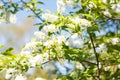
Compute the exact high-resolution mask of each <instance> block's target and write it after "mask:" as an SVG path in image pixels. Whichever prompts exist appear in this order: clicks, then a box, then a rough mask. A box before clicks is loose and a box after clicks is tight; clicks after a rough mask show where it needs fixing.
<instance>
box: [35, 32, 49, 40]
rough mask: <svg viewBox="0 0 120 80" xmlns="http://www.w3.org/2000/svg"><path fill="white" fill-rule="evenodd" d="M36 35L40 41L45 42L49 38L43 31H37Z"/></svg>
mask: <svg viewBox="0 0 120 80" xmlns="http://www.w3.org/2000/svg"><path fill="white" fill-rule="evenodd" d="M34 35H35V36H36V37H37V38H38V39H40V40H45V39H46V38H47V35H46V34H45V33H44V32H42V31H36V32H35V33H34Z"/></svg>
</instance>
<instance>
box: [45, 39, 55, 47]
mask: <svg viewBox="0 0 120 80" xmlns="http://www.w3.org/2000/svg"><path fill="white" fill-rule="evenodd" d="M43 45H44V46H46V47H48V48H51V47H52V46H53V45H54V42H53V41H52V40H48V41H46V42H44V44H43Z"/></svg>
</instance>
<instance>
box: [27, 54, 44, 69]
mask: <svg viewBox="0 0 120 80" xmlns="http://www.w3.org/2000/svg"><path fill="white" fill-rule="evenodd" d="M29 62H30V64H31V66H32V67H35V66H36V65H40V64H41V63H42V62H43V56H42V54H38V55H36V56H34V57H33V58H31V59H30V60H29Z"/></svg>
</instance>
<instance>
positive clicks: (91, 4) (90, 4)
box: [88, 1, 97, 9]
mask: <svg viewBox="0 0 120 80" xmlns="http://www.w3.org/2000/svg"><path fill="white" fill-rule="evenodd" d="M96 7H97V5H96V4H95V3H93V2H91V1H90V2H89V4H88V8H89V9H91V8H96Z"/></svg>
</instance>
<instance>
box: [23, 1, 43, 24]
mask: <svg viewBox="0 0 120 80" xmlns="http://www.w3.org/2000/svg"><path fill="white" fill-rule="evenodd" d="M21 2H22V3H23V4H25V5H26V6H27V7H28V8H29V9H30V10H31V11H32V12H33V13H34V14H35V16H36V17H37V18H38V19H40V20H41V21H42V22H44V20H43V19H42V18H41V17H40V16H38V14H37V13H36V12H35V11H34V9H32V8H30V7H29V6H28V5H27V3H26V2H24V1H23V0H21Z"/></svg>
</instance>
